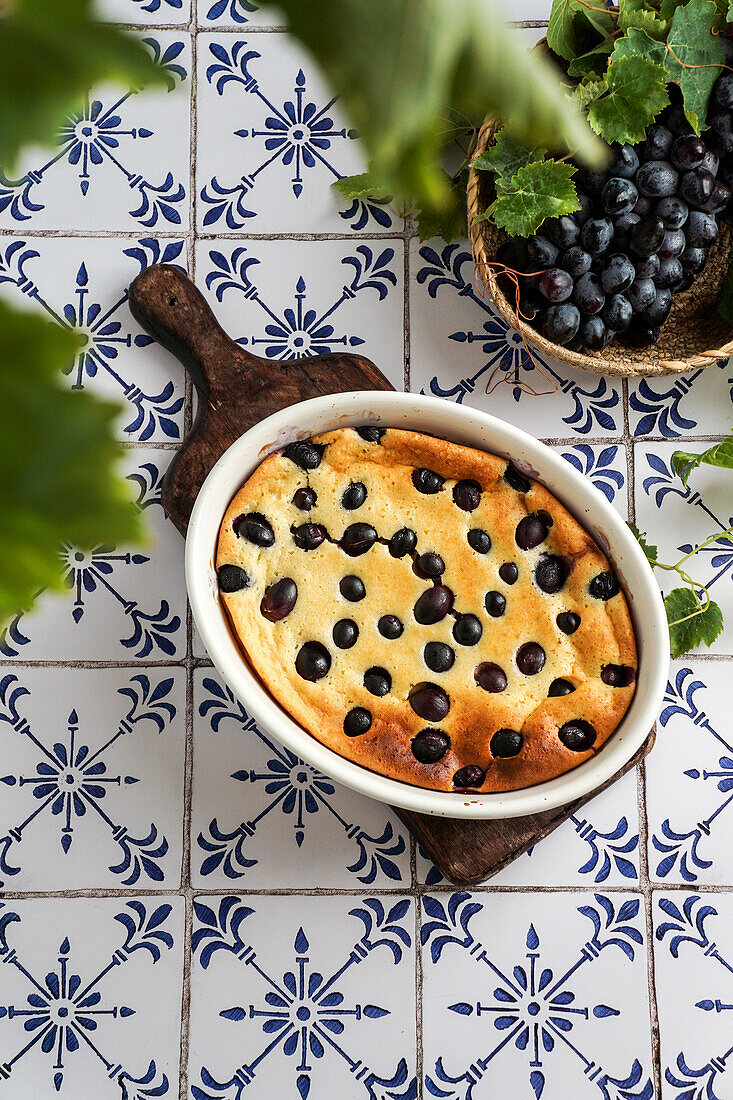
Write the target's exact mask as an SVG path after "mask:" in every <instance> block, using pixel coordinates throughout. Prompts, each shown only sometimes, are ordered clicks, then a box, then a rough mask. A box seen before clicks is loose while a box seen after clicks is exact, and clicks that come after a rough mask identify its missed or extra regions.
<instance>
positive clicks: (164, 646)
mask: <svg viewBox="0 0 733 1100" xmlns="http://www.w3.org/2000/svg"><path fill="white" fill-rule="evenodd" d="M170 456H171V451H170V450H156V449H155V448H152V447H136V448H134V449H131V450H129V451H128V452H127V457H126V460H125V467H124V472H125V477H126V479H127V481H128V482H129V483H130V493H131V496H132V498H133V499H134V500H135V501H136V503H137V506H138V507H139V508H140V509H141V511H142V513H143V518H144V520H145V524H146V529H147V533H148V540H147V542H146V543H144V544H143V545H142V546H140V545H136V546H134V547H132V548H129V547H126V546H119V547H118V546H101V545H100V546H97V547H95V548H94V549H92V550H79V549H78V548H77V547H74V546H72V545H70V544H65V545H63V546H62V547H61V548H60V550H59V554H60V557H61V560H62V565H63V570H64V578H63V579H64V590H62V591H61V592H48V593H43V594H41V596H40V598H39V600H38V603H37V604H36V606H35V607H34V609H33V610H32V611H30V612H28V613H27V614H24V615H19V616H16V618H15V619H13V620H12V621H11V622H10V623H9V624H8V625H7V626H6V627H5V629H4V630H3V631H2V633H0V659H2V660H8V659H10V660H11V661H12V659H13V658H15V657H17V658H18V659H19V661H21V662H22V661H28V660H33V661H35V660H48V661H99V660H108V661H135V660H139V661H141V662H146V661H148V662H149V661H168V660H179V659H181V658H183V657H185V655H186V584H185V580H184V574H183V546H184V543H183V539H182V538H181V536H180V535H179V533H178V531H177V530H176V529H175V527H174V526H173V524H172V523H171V522H170V520H169V519H167V518H166V516H165V513H164V512H163V505H162V503H161V498H160V493H161V482H162V479H163V475H164V474H165V470H166V468H167V466H168V463H169V461H170Z"/></svg>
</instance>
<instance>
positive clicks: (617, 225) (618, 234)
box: [594, 211, 641, 270]
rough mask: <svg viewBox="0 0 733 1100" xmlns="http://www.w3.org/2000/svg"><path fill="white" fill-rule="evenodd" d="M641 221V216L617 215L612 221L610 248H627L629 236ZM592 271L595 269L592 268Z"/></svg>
mask: <svg viewBox="0 0 733 1100" xmlns="http://www.w3.org/2000/svg"><path fill="white" fill-rule="evenodd" d="M640 221H641V215H640V214H637V213H635V212H633V211H632V212H631V213H630V214H619V216H618V217H617V218H614V219H613V241H612V242H611V245H610V247H611V248H622V249H623V248H628V247H629V242H630V240H631V234H632V233H633V231H634V229H636V227H637V225H638V224H639V222H640ZM604 259H605V257H603V256H602V257H601V265H600V266H601V269H602V267H603V260H604ZM594 270H596V268H595V267H594Z"/></svg>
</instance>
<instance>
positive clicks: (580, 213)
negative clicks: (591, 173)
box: [573, 191, 593, 226]
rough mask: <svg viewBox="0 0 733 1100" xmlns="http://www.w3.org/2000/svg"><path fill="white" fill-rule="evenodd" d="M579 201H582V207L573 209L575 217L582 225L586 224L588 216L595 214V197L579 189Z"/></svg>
mask: <svg viewBox="0 0 733 1100" xmlns="http://www.w3.org/2000/svg"><path fill="white" fill-rule="evenodd" d="M578 202H579V203H580V208H579V209H578V210H575V211H573V218H574V219H575V221H576V222H577V223H578V225H581V226H582V225H585V223H586V222H587V221H588V218H590V217H592V216H593V199H592V198H591V197H590V195H586V194H585V193H584V192H583V191H579V192H578Z"/></svg>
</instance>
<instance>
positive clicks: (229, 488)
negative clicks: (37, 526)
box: [186, 391, 669, 818]
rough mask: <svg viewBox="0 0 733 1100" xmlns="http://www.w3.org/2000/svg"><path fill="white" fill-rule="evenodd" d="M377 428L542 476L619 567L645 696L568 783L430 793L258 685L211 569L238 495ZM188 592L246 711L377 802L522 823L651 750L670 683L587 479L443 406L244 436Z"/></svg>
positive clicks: (617, 525) (648, 574)
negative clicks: (340, 434)
mask: <svg viewBox="0 0 733 1100" xmlns="http://www.w3.org/2000/svg"><path fill="white" fill-rule="evenodd" d="M363 424H380V425H383V426H385V427H394V428H408V429H413V430H416V431H421V432H426V433H428V434H430V435H435V436H440V437H442V438H444V439H449V440H452V441H453V442H455V443H463V444H466V445H468V446H471V447H478V448H481V449H483V450H485V451H491V452H493V453H494V454H498V455H503V456H505V457H506V458H511V459H512V461H513V462H514V464H515V465H516V466H517V467H518V468H519V469H520V470H522V471H523V472H524V473H526V474H527V475H531V476H532V477H535V478H538V479H539V480H540V481H541V482H543V484H545V485H546V486H547V488H548V489H550V490H551V491H552V492H553V493H554V494H555V496H556V497H557V498H558V499H559V500H560V501H562V503H563V504H565V506H566V507H567V508H568V509H569V510H570V511H571V512H572V513H573V514H574V515H575V516H576V517H577V519H578V520H579V521H580V522H581V523H582V524H583V525H584V526H585V527H586V528H587V529H588V530H589V531H590V532H592V534H593V535H594V536H595V538H596V539H597V541H598V543H599V545H600V546H601V547H602V548H603V549H604V551H605V552H606V553H607V554H608V556H609V557H610V559H611V561H612V562H613V565H614V568H615V570H616V573H617V575H618V577H619V579H620V581H621V583H622V584H623V586H624V589H625V591H626V594H627V597H628V599H629V604H630V607H631V613H632V616H633V621H634V627H635V630H636V639H637V644H638V649H639V673H638V682H637V689H636V693H635V695H634V699H633V702H632V704H631V706H630V707H629V710H628V711H627V713H626V715H625V717H624V719H623V721H622V723H621V725H620V726H619V728H618V729H617V731H616V732H615V733H614V735H613V736H612V737H611V738H609V740H608V741H607V742H606V744H605V745H604V746H603V748H601V749H600V751H599V752H598V753H597V754H596V755H595V756H594V757H593V758H592V759H591V760H588V761H586V762H585V763H583V764H581V765H579V766H578V767H577V768H574V769H573V770H572V771H570V772H568V773H567V774H566V775H563V776H560V777H558V778H557V779H552V780H550V781H549V782H546V783H540V784H537V785H536V786H533V787H527V788H525V789H524V790H520V791H510V792H508V793H505V794H486V795H467V794H465V793H462V794H457V793H455V794H454V793H451V792H447V791H445V792H444V791H432V790H425V789H423V788H420V787H414V786H411V785H410V784H408V783H402V782H400V781H398V780H395V779H389V778H386V777H385V776H382V775H377V774H376V773H374V772H371V771H369V770H367V769H366V768H363V767H361V766H360V765H358V764H354V763H352V762H351V761H349V760H346V759H344V758H343V757H341V756H339V755H338V754H337V753H335V752H333V751H332V750H331V749H329V748H326V746H325V745H322V744H321V743H320V742H319V741H316V739H315V738H314V737H312V736H311V735H310V734H309V733H307V732H306V731H305V730H304V729H303V728H302V727H301V726H299V725H298V723H297V722H295V721H294V720H293V719H292V718H291V717H290V715H289V714H287V713H286V712H285V711H284V710H283V709H282V707H280V705H279V704H278V703H277V702H276V701H275V700H274V699H273V698H272V696H271V695H269V693H268V692H267V691H265V689H264V688H263V687H262V685H261V684H260V682H259V681H258V679H257V677H256V676H255V675H254V674H253V672H252V670H251V669H250V667H249V665H248V664H247V661H246V660H245V658H244V657H243V655H242V651H241V650H240V648H239V646H238V645H237V642H236V640H235V638H234V636H233V635H232V633H231V631H230V629H229V626H228V623H227V619H226V615H225V613H224V610H223V607H222V605H221V602H220V600H219V593H218V587H217V582H216V573H215V569H214V561H215V556H216V543H217V537H218V533H219V526H220V523H221V520H222V517H223V515H224V512H225V511H226V508H227V506H228V504H229V502H230V500H231V499H232V497H233V496H234V494H235V493H236V492H237V490H238V489H239V487H240V486H241V485H242V483H243V482H244V481H246V479H247V478H248V477H249V475H250V474H251V473H252V471H253V470H254V469H255V468H256V467H257V466H258V465H259V463H260V462H262V460H263V459H264V458H265V457H266V456H267V455H268V454H269V453H270V452H271V451H273V450H276V449H279V448H281V447H284V446H285V445H286V444H287V443H289V442H291V441H292V440H293V439H304V438H308V437H309V436H312V435H317V434H319V433H320V432H325V431H330V430H332V429H334V428H344V427H350V426H359V425H363ZM186 583H187V586H188V594H189V598H190V601H191V607H192V610H193V617H194V619H195V621H196V625H197V627H198V629H199V631H200V633H201V636H202V638H203V640H204V643H205V645H206V648H207V650H208V652H209V655H210V657H211V659H212V661H213V662H214V664H215V666H216V668H217V669H218V670H219V672H220V673H221V675H222V676H223V678H224V680H225V681H226V683H227V684H228V685H229V687H230V688H231V689H232V691H233V692H234V694H235V695H236V696H237V698H238V699H239V700H240V701H241V702H242V704H243V706H244V707H245V708H246V709H247V711H248V713H249V714H250V715H251V716H252V717H253V718H254V719H255V720H256V721H257V722H258V723H259V724H260V725H261V726H262V727H263V729H265V730H267V731H268V732H269V733H271V734H272V735H273V736H275V737H276V738H277V739H278V740H279V741H281V742H282V743H283V744H284V745H286V746H287V747H288V748H289V749H291V750H292V752H294V753H296V754H297V755H298V756H299V757H301V758H302V759H303V760H306V761H308V763H310V764H311V765H313V767H314V768H317V769H318V770H319V771H321V772H324V773H325V774H326V775H329V776H331V777H332V778H333V779H335V780H337V781H338V782H339V783H344V784H346V786H348V787H352V788H353V789H354V790H356V791H360V792H361V793H362V794H365V795H369V796H370V797H371V798H376V799H379V800H380V801H381V802H388V803H391V804H392V805H394V806H401V807H403V808H404V809H408V810H415V811H417V812H419V813H425V814H438V815H442V816H445V817H463V818H500V817H518V816H522V815H524V814H532V813H537V812H539V811H541V810H548V809H552V808H554V807H556V806H560V805H563V804H564V803H566V802H570V801H572V800H573V799H575V798H579V797H581V796H583V795H585V794H587V793H588V792H589V791H592V790H593V789H594V788H596V787H598V786H600V785H601V784H602V783H604V782H606V780H608V779H610V778H611V777H612V776H613V775H614V774H615V772H617V771H618V769H619V768H621V767H622V766H623V765H624V764H625V763H626V762H627V761H628V760H630V759H631V757H632V756H633V754H634V753H635V752H636V750H637V749H638V748H640V746H641V745H642V744H643V742H644V740H645V739H646V736H647V734H648V733H649V730H650V729H651V727H652V725H653V723H654V721H655V720H656V717H657V714H658V709H659V705H660V702H661V700H662V695H663V693H664V689H665V685H666V682H667V674H668V666H669V635H668V630H667V622H666V617H665V612H664V605H663V603H662V597H661V595H660V592H659V589H658V587H657V585H656V582H655V580H654V577H653V575H652V571H651V569H650V568H649V565H648V564H647V561H646V559H645V557H644V554H643V553H642V551H641V549H640V547H639V546H638V544H637V542H636V539H635V538H634V537H633V535H632V534H631V533H630V531H629V530H628V528H627V527H626V524H625V523H624V521H623V519H622V518H621V516H620V515H619V514H618V513H617V512H616V511H615V509H614V508H613V507H612V506H611V505H610V504H609V503H608V501H607V500H606V498H605V497H604V496H603V494H602V493H601V492H599V491H598V490H597V489H596V488H595V486H594V485H593V484H592V483H591V481H590V480H589V479H588V478H586V477H584V476H583V475H582V474H580V473H578V472H577V470H575V469H574V468H573V467H572V466H571V465H570V463H569V462H566V460H565V459H564V458H562V457H561V456H560V455H559V454H557V453H556V452H555V451H552V450H551V449H550V448H549V447H547V446H545V445H544V444H543V443H539V442H538V441H537V440H536V439H534V438H533V437H532V436H530V435H527V433H526V432H523V431H521V430H520V429H519V428H515V427H513V426H512V425H511V424H506V423H504V421H502V420H498V419H497V418H496V417H493V416H489V415H488V414H486V413H481V412H476V411H475V410H473V409H467V408H464V406H463V405H454V404H451V403H449V402H448V401H444V400H441V399H440V398H436V397H425V396H421V395H419V394H411V393H391V392H372V391H360V392H355V393H341V394H333V395H330V396H327V397H317V398H314V399H313V400H310V401H303V402H300V403H299V404H297V405H292V406H291V407H290V408H288V409H283V410H282V411H281V412H278V413H275V414H274V415H273V416H269V417H268V418H267V419H266V420H263V421H262V422H261V423H260V424H258V425H257V426H256V427H254V428H250V430H249V431H247V432H245V433H244V435H242V436H241V437H240V438H239V439H238V440H237V441H236V443H233V444H232V446H231V447H230V448H229V449H228V450H227V451H226V452H225V453H224V454H223V455H222V457H221V458H220V459H219V461H218V462H217V464H216V466H214V468H213V470H212V471H211V473H210V474H209V476H208V477H207V478H206V481H205V482H204V484H203V486H202V488H201V492H200V493H199V495H198V498H197V500H196V504H195V506H194V509H193V513H192V515H191V521H190V525H189V529H188V536H187V539H186Z"/></svg>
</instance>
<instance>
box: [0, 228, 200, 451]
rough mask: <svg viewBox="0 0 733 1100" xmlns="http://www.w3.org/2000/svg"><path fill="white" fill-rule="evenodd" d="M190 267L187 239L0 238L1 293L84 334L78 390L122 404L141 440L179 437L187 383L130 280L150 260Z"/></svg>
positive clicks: (130, 432) (74, 371)
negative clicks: (145, 323)
mask: <svg viewBox="0 0 733 1100" xmlns="http://www.w3.org/2000/svg"><path fill="white" fill-rule="evenodd" d="M157 263H165V264H172V265H174V266H176V267H180V268H181V269H183V270H185V267H186V248H185V243H184V241H182V240H180V239H174V240H162V241H161V240H159V239H156V238H154V237H139V238H134V237H133V238H130V239H128V240H120V239H116V240H110V239H108V238H102V239H97V240H94V239H89V238H84V237H75V238H69V237H66V238H62V237H52V238H50V237H30V236H27V235H25V236H22V237H3V238H0V295H1V296H2V297H3V298H5V299H6V300H7V301H8V302H9V303H10V304H12V305H14V306H16V307H23V306H27V307H28V308H33V309H35V310H36V311H39V310H40V311H42V312H43V313H45V315H46V316H47V317H48V319H49V320H53V321H55V322H56V323H57V324H61V325H63V326H64V327H65V328H68V329H71V330H73V331H74V332H75V333H76V334H78V335H79V336H80V337H82V340H83V343H82V347H81V349H80V350H79V352H78V353H77V355H76V357H75V358H74V360H73V361H72V362H69V363H68V364H67V365H66V366H65V367H64V374H65V375H66V377H67V379H68V382H69V385H70V386H71V387H72V389H76V390H82V389H88V388H91V389H92V390H93V391H94V392H95V393H98V394H99V395H100V396H104V397H108V398H112V399H113V400H116V401H118V402H120V403H121V411H120V420H119V430H120V434H121V435H122V437H123V438H124V439H126V440H134V441H136V442H139V443H147V442H153V443H158V442H176V443H177V442H179V441H180V440H181V437H182V425H183V402H184V392H185V391H184V382H183V371H182V369H181V367H180V365H179V364H178V363H177V362H176V361H175V360H173V359H172V357H171V356H170V355H168V354H167V353H166V352H164V351H163V350H162V349H161V348H160V347H159V346H158V345H157V344H155V343H154V341H153V340H152V338H151V337H150V336H148V335H147V333H145V332H143V331H142V329H141V328H140V326H139V325H138V324H137V323H136V322H135V321H134V320H133V318H132V315H131V313H130V309H129V306H128V293H127V286H128V284H129V283H130V282H131V280H132V279H134V277H135V276H136V275H137V274H139V272H140V271H143V270H144V269H145V268H147V267H150V265H151V264H157Z"/></svg>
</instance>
